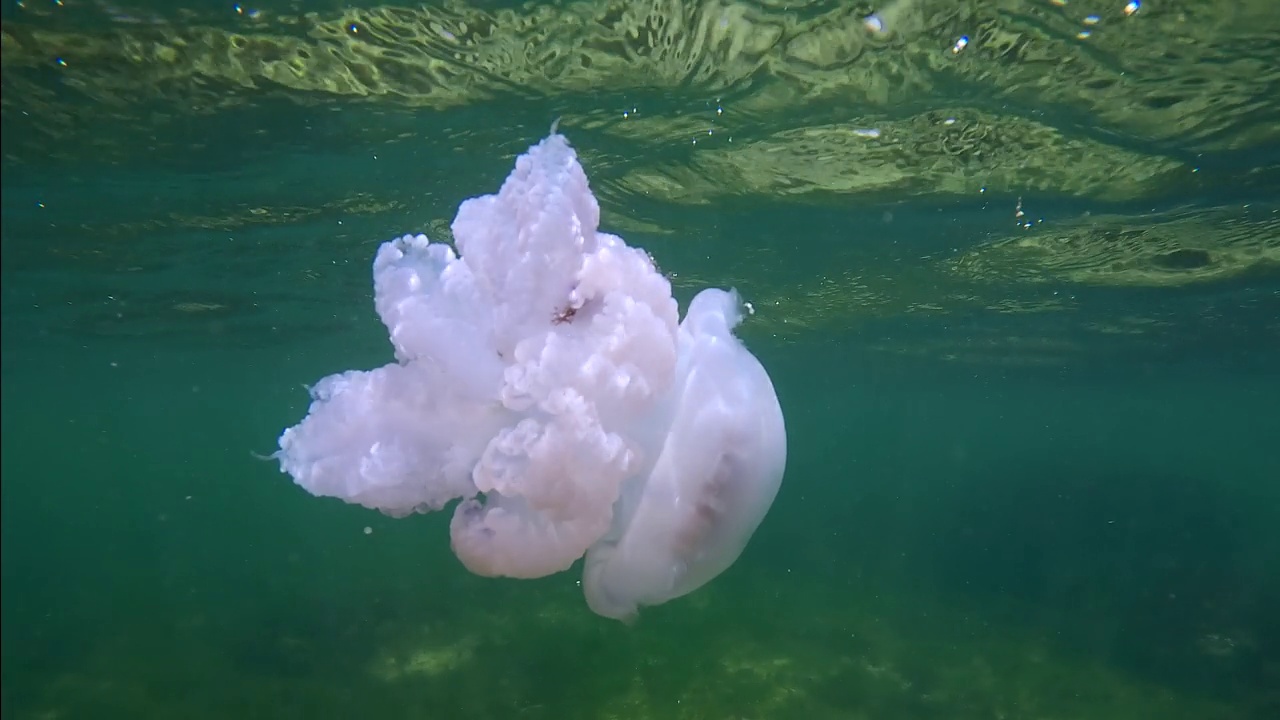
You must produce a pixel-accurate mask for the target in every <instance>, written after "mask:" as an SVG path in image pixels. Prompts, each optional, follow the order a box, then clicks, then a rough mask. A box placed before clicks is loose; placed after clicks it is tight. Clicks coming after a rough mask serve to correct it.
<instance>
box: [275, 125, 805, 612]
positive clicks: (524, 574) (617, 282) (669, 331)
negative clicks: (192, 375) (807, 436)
mask: <svg viewBox="0 0 1280 720" xmlns="http://www.w3.org/2000/svg"><path fill="white" fill-rule="evenodd" d="M599 221H600V208H599V205H598V203H597V202H596V199H595V196H593V195H592V193H591V190H590V188H589V186H588V183H587V176H586V174H585V172H584V171H583V169H582V166H581V165H580V164H579V162H578V158H577V155H576V154H575V152H574V151H573V149H572V148H571V147H570V146H569V143H568V141H567V140H566V139H565V138H564V136H562V135H560V134H558V133H556V132H555V131H554V130H553V131H552V134H551V135H550V136H549V137H547V138H546V139H544V140H543V141H542V142H540V143H538V144H537V145H534V146H533V147H531V148H529V151H528V152H527V153H525V154H524V155H521V156H520V157H519V158H518V159H517V160H516V165H515V169H514V171H513V172H512V173H511V175H510V177H508V178H507V180H506V182H505V183H503V185H502V188H501V189H500V190H499V191H498V193H497V194H496V195H485V196H483V197H477V198H472V199H469V200H466V201H465V202H463V203H462V205H461V206H460V207H459V208H458V214H457V217H456V219H455V220H454V222H453V234H454V240H455V244H456V247H457V252H456V253H455V251H454V249H453V247H451V246H450V245H448V244H446V243H442V242H433V241H431V240H428V239H427V238H426V237H424V236H422V235H417V236H411V235H406V236H404V237H402V238H399V239H397V240H392V241H390V242H387V243H385V244H383V245H382V247H381V248H380V249H379V250H378V253H377V257H376V258H375V260H374V263H373V283H374V295H375V307H376V310H377V312H378V315H379V316H380V317H381V318H382V322H383V323H384V324H385V325H386V328H387V331H388V332H389V334H390V339H391V344H392V345H393V346H394V349H395V361H394V362H392V363H390V364H387V365H385V366H383V367H380V368H377V369H374V370H349V371H346V372H341V373H337V374H334V375H330V376H328V377H326V378H324V379H322V380H320V381H319V382H318V383H316V384H315V385H314V386H313V387H312V388H311V396H312V402H311V407H310V410H309V412H308V414H307V416H306V417H305V418H304V419H303V420H302V421H301V422H300V423H299V424H298V425H296V426H294V427H291V428H289V429H287V430H285V431H284V434H283V435H281V436H280V449H279V451H278V452H276V453H275V458H276V459H277V460H279V462H280V466H281V469H282V470H283V471H284V472H286V473H288V474H289V475H290V476H292V478H293V480H294V481H295V482H296V483H297V484H298V485H300V486H301V487H302V488H304V489H305V490H306V491H307V492H309V493H311V494H312V495H316V496H324V497H334V498H339V499H341V500H344V501H346V502H348V503H355V504H359V505H363V506H365V507H368V508H372V509H375V510H379V511H382V512H384V513H387V514H389V515H393V516H397V517H403V516H408V515H410V514H412V513H425V512H430V511H433V510H441V509H443V508H445V507H446V506H447V505H448V504H449V503H451V502H452V501H454V500H461V502H459V503H458V504H457V505H456V507H454V510H453V520H452V522H451V523H450V534H451V536H452V547H453V550H454V552H455V554H456V555H457V556H458V558H459V559H460V560H461V561H462V563H463V564H464V565H465V566H466V567H467V568H468V569H469V570H471V571H472V572H474V573H477V574H480V575H486V576H504V577H511V578H535V577H542V576H545V575H549V574H552V573H556V572H560V571H563V570H567V569H569V568H570V567H571V566H572V565H573V564H574V563H575V562H576V561H577V560H579V559H580V558H583V557H584V556H585V562H584V566H583V583H582V585H583V588H584V591H585V594H586V599H587V603H588V605H589V606H590V607H591V609H592V610H594V611H595V612H596V613H598V614H600V615H603V616H606V617H610V618H617V619H622V620H627V619H630V618H632V617H634V616H635V614H636V613H637V611H638V610H639V608H640V607H641V606H646V605H648V606H652V605H658V604H661V603H664V602H666V601H668V600H671V599H674V598H677V597H680V596H682V595H685V594H687V593H690V592H692V591H694V590H696V589H698V588H699V587H701V586H702V585H704V584H706V583H707V582H708V581H710V580H711V579H712V578H714V577H716V576H717V575H719V574H720V573H722V572H723V571H724V570H726V569H727V568H728V567H729V566H730V565H732V564H733V562H734V561H735V560H736V559H737V558H738V556H739V555H740V554H741V552H742V550H743V548H744V547H745V546H746V544H747V541H748V540H749V539H750V538H751V535H752V534H753V533H754V532H755V530H756V528H757V527H758V526H759V525H760V523H761V521H762V520H763V519H764V516H765V514H766V513H767V512H768V510H769V507H770V505H772V503H773V500H774V497H775V495H776V494H777V492H778V488H779V486H780V484H781V482H782V475H783V470H784V467H785V465H786V454H787V442H786V430H785V427H784V424H783V417H782V408H781V406H780V405H779V403H778V398H777V395H776V393H775V392H774V388H773V383H772V382H771V381H770V379H769V375H768V374H767V373H766V372H765V369H764V367H763V366H762V365H761V364H760V362H759V361H758V360H757V359H756V358H755V356H754V355H752V354H751V353H750V352H749V351H748V350H747V348H746V347H745V346H744V345H743V344H742V342H741V341H740V340H739V339H738V338H736V337H734V335H733V329H734V327H735V326H736V325H737V324H738V323H739V322H740V321H741V320H742V303H741V301H740V300H739V298H738V296H737V294H736V293H735V292H733V291H724V290H719V289H714V288H709V289H705V290H702V291H701V292H700V293H698V295H697V296H696V297H694V299H693V301H692V302H691V303H690V305H689V307H688V310H687V312H686V313H685V316H684V319H683V320H680V317H679V307H678V305H677V303H676V300H675V299H674V297H673V296H672V293H671V285H670V282H669V281H668V280H667V278H666V277H664V276H663V275H662V274H661V273H659V272H658V270H657V269H656V268H655V266H654V264H653V261H652V260H651V259H650V257H649V256H648V255H647V254H646V253H645V252H644V251H642V250H639V249H637V248H632V247H630V246H628V245H627V244H626V243H625V242H624V241H623V240H622V238H620V237H617V236H615V235H610V234H608V233H605V232H601V231H600V230H599V229H598V226H599Z"/></svg>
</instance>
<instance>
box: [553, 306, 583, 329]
mask: <svg viewBox="0 0 1280 720" xmlns="http://www.w3.org/2000/svg"><path fill="white" fill-rule="evenodd" d="M577 314H578V308H576V307H573V306H568V307H566V308H564V309H563V310H561V311H559V312H557V313H556V314H555V316H554V317H552V318H551V322H553V323H555V324H556V325H563V324H564V323H571V322H573V316H574V315H577Z"/></svg>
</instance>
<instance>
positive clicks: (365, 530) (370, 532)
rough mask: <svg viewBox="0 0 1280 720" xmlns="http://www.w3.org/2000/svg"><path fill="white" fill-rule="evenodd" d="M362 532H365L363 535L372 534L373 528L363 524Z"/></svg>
mask: <svg viewBox="0 0 1280 720" xmlns="http://www.w3.org/2000/svg"><path fill="white" fill-rule="evenodd" d="M364 534H365V535H372V534H373V528H371V527H369V526H368V525H365V526H364Z"/></svg>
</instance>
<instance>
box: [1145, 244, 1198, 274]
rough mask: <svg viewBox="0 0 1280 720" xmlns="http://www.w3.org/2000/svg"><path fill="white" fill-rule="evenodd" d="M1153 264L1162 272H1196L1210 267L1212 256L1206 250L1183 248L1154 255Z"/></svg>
mask: <svg viewBox="0 0 1280 720" xmlns="http://www.w3.org/2000/svg"><path fill="white" fill-rule="evenodd" d="M1153 262H1154V263H1155V265H1156V267H1158V268H1160V269H1162V270H1197V269H1199V268H1203V267H1208V266H1209V265H1212V264H1213V256H1212V255H1210V254H1209V251H1208V250H1200V249H1198V248H1190V249H1185V248H1184V249H1181V250H1173V251H1170V252H1167V253H1161V254H1159V255H1156V256H1155V258H1154V259H1153Z"/></svg>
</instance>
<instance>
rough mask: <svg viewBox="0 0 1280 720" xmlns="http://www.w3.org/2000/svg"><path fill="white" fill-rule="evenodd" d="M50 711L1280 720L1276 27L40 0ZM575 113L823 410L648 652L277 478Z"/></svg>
mask: <svg viewBox="0 0 1280 720" xmlns="http://www.w3.org/2000/svg"><path fill="white" fill-rule="evenodd" d="M2 7H3V11H2V12H3V14H2V19H3V30H2V32H0V40H2V41H3V48H2V49H3V55H2V57H3V66H2V70H3V72H2V76H0V82H2V87H0V109H2V110H3V115H2V118H3V145H2V150H0V151H2V153H3V204H2V210H3V223H2V224H0V250H2V252H3V258H2V263H0V273H2V277H3V295H2V297H3V306H2V322H0V338H2V340H3V348H2V354H0V361H2V362H0V380H2V381H3V386H2V391H0V393H2V394H0V399H2V401H3V402H2V404H0V411H2V416H0V432H2V439H3V449H2V452H0V490H2V492H3V498H2V500H3V501H2V502H0V513H2V518H0V531H2V538H0V552H2V562H0V571H2V573H3V577H2V583H0V594H2V597H0V618H2V621H3V631H2V632H0V651H2V654H0V702H2V711H3V715H4V717H5V718H6V719H9V718H13V719H15V720H18V719H27V718H29V719H33V720H36V719H39V720H54V719H64V718H65V719H68V720H70V719H73V718H190V719H191V720H203V719H205V718H308V719H310V718H370V719H375V718H449V719H453V718H457V719H458V720H466V719H470V718H533V719H536V718H547V719H556V720H559V719H561V718H564V719H571V718H582V719H595V718H600V719H604V718H618V719H628V720H630V719H632V718H637V719H638V718H671V719H673V720H676V719H683V718H690V719H693V718H712V719H720V718H724V719H739V718H800V719H804V720H808V719H810V718H812V719H815V720H816V719H820V718H841V719H843V718H849V719H857V720H864V719H865V720H877V719H880V718H894V719H897V718H904V719H914V718H921V719H925V718H938V719H942V718H948V719H950V718H962V719H969V718H973V719H977V718H984V719H995V720H1014V719H1017V718H1034V719H1037V720H1041V719H1043V720H1048V719H1054V720H1057V719H1064V720H1065V719H1069V718H1081V719H1084V718H1088V719H1090V720H1093V719H1103V718H1160V719H1161V720H1166V719H1167V720H1176V719H1180V718H1187V719H1192V718H1194V719H1196V720H1200V719H1206V720H1212V719H1218V718H1221V719H1224V720H1226V719H1236V718H1241V719H1249V718H1259V719H1261V718H1273V717H1277V716H1280V610H1278V608H1280V412H1278V409H1280V62H1277V60H1276V59H1277V58H1278V57H1280V13H1277V12H1276V11H1275V9H1274V4H1273V3H1271V2H1269V1H1268V0H1241V1H1238V2H1227V1H1226V0H1200V1H1193V0H1168V1H1163V2H1158V1H1157V0H1148V1H1146V2H1141V3H1138V2H1130V3H1127V4H1126V3H1124V2H1119V1H1118V0H1107V1H1106V2H1102V1H1093V0H1070V1H1069V2H1068V1H1067V0H897V1H896V2H888V3H882V4H879V5H872V4H868V3H860V2H847V1H844V0H839V1H837V0H829V1H822V0H811V1H807V2H806V1H805V0H798V1H795V2H791V1H787V2H783V0H750V1H740V2H730V1H728V0H704V1H703V2H696V1H694V0H653V1H650V2H631V1H626V0H592V1H585V0H584V1H582V2H530V3H520V4H517V3H512V2H505V1H504V2H498V1H496V0H472V1H471V2H465V3H464V2H452V1H450V2H438V1H433V2H430V3H427V4H411V5H403V6H389V5H376V4H373V3H370V2H359V3H351V2H328V1H327V0H320V1H315V2H263V3H260V4H258V5H253V6H251V5H250V4H235V3H226V2H221V1H217V2H204V1H199V2H197V1H195V0H186V2H183V3H168V2H161V1H160V0H149V1H147V2H140V1H126V0H120V1H118V2H108V1H106V0H84V1H83V2H77V1H76V0H53V1H50V0H39V1H37V0H23V1H21V2H15V1H14V0H5V1H4V4H3V6H2ZM557 117H558V118H560V126H559V127H560V130H561V131H562V132H564V133H565V134H566V136H567V137H568V138H569V140H570V141H571V142H572V143H573V144H574V146H575V148H576V149H577V151H578V153H579V155H580V157H581V160H582V163H583V166H584V167H585V169H586V172H587V175H588V177H589V178H590V181H591V186H592V189H593V191H594V192H595V193H596V195H597V197H598V198H599V199H600V203H601V210H602V223H601V225H602V228H603V229H605V230H608V231H610V232H616V233H618V234H620V235H622V236H623V237H624V238H625V239H626V240H627V242H628V243H630V244H632V245H637V246H640V247H643V248H644V249H646V250H647V251H649V252H650V253H651V254H652V255H653V257H654V258H655V259H656V261H657V262H658V264H659V265H660V267H661V268H662V270H663V271H665V272H666V273H667V274H668V275H669V277H671V278H672V282H673V284H674V285H675V289H676V294H677V297H678V298H679V300H680V301H681V303H682V304H684V303H687V302H688V300H689V299H690V298H691V297H692V295H693V293H694V292H696V291H697V290H698V289H700V288H702V287H705V286H717V287H728V286H734V287H737V288H738V289H739V291H740V292H741V293H742V294H743V295H744V297H745V298H746V299H747V300H749V301H750V302H751V303H752V305H753V306H754V308H755V310H756V312H755V314H754V315H753V316H751V317H750V318H748V319H747V321H746V322H745V323H744V324H743V325H742V326H741V328H740V330H739V335H740V336H741V337H742V338H743V339H744V341H745V342H746V343H747V345H748V347H749V348H750V349H751V350H752V352H753V353H755V354H756V355H757V356H758V357H759V358H760V359H761V361H762V362H763V364H764V365H765V367H766V368H767V369H768V370H769V373H770V375H771V376H772V378H773V382H774V384H775V386H776V387H777V391H778V395H779V398H780V400H781V402H782V407H783V410H784V413H785V416H786V420H787V428H788V436H789V458H788V459H789V462H788V466H787V473H786V477H785V479H784V481H783V486H782V490H781V492H780V494H779V496H778V498H777V500H776V502H775V503H774V505H773V509H772V511H771V512H770V513H769V515H768V517H767V518H766V520H765V522H764V524H763V525H762V526H761V528H760V529H759V531H757V533H756V534H755V536H754V537H753V539H752V541H751V543H750V545H749V546H748V547H747V550H746V552H745V553H744V554H743V556H742V557H741V558H740V559H739V560H738V562H737V563H736V564H735V565H734V566H733V567H732V568H731V569H730V570H729V571H728V572H726V573H725V574H724V575H722V576H720V577H719V578H717V579H716V580H714V581H713V582H712V583H710V584H709V585H708V586H706V587H705V588H703V589H701V590H698V591H697V592H695V593H693V594H692V595H689V596H687V597H685V598H681V599H678V600H675V601H672V602H670V603H667V604H665V605H662V606H659V607H655V608H648V609H646V610H644V611H643V612H642V614H641V617H640V619H639V621H638V622H637V623H636V624H634V625H631V626H628V625H625V624H622V623H618V622H615V621H612V620H607V619H604V618H601V617H597V616H596V615H594V614H592V613H591V612H590V611H589V610H588V609H587V607H586V606H585V604H584V602H583V600H582V594H581V587H580V585H579V575H580V573H579V572H578V571H577V569H576V568H575V570H574V571H570V572H566V573H562V574H559V575H555V576H552V577H549V578H544V579H541V580H536V581H516V580H495V579H486V578H480V577H476V576H474V575H471V574H470V573H468V572H466V570H465V569H464V568H463V567H462V566H461V565H460V563H459V562H458V561H457V560H456V559H455V558H454V556H453V555H452V553H451V552H450V549H449V543H448V521H449V518H448V514H447V513H435V514H430V515H415V516H412V517H410V518H406V519H400V520H394V519H391V518H387V517H384V516H382V515H379V514H378V513H375V512H372V511H369V510H365V509H362V508H359V507H356V506H349V505H344V504H342V503H340V502H338V501H336V500H319V499H315V498H312V497H311V496H309V495H307V494H306V493H305V492H303V491H302V490H301V489H299V488H297V487H296V486H294V485H293V484H292V483H291V482H290V480H289V477H288V476H286V475H282V474H281V473H280V472H279V469H278V467H277V465H276V464H275V463H271V462H263V461H262V460H260V459H257V458H255V457H254V454H255V453H256V454H259V455H261V454H267V453H270V452H272V451H273V450H274V449H275V448H276V440H277V438H278V436H279V434H280V432H281V431H282V430H283V429H284V428H285V427H288V426H290V425H292V424H294V423H296V422H297V421H298V420H299V419H301V417H302V416H303V414H305V412H306V408H307V404H308V397H307V393H306V390H305V388H304V387H303V385H304V383H310V382H314V381H315V380H316V379H318V378H319V377H321V376H323V375H325V374H328V373H331V372H336V371H340V370H343V369H346V368H353V367H375V366H378V365H381V364H384V363H386V362H388V361H390V360H391V352H390V347H389V344H388V342H387V339H386V333H385V330H384V329H383V328H382V326H381V324H380V323H379V322H378V320H377V318H376V316H375V315H374V313H373V306H372V286H371V282H370V263H371V261H372V257H373V253H374V251H375V250H376V248H377V246H378V244H379V243H381V242H382V241H385V240H387V239H390V238H391V237H394V236H396V235H399V234H403V233H405V232H425V233H427V234H428V235H429V236H430V237H431V238H432V239H433V240H436V239H440V240H448V239H449V238H450V235H449V223H450V221H451V220H452V218H453V215H454V212H455V211H456V209H457V206H458V203H459V202H460V201H461V200H463V199H465V198H468V197H473V196H476V195H480V194H484V193H490V192H494V191H496V189H497V188H498V186H499V184H500V183H501V182H502V180H503V178H505V177H506V175H507V173H508V172H509V171H510V167H511V163H512V160H513V158H514V157H515V156H516V155H517V154H519V153H521V152H523V151H524V150H525V149H526V148H527V147H528V146H529V145H530V144H532V143H534V142H536V141H537V140H538V139H540V138H542V137H544V136H545V135H546V133H547V130H548V128H549V127H550V124H551V122H552V121H553V120H554V119H556V118H557Z"/></svg>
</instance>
